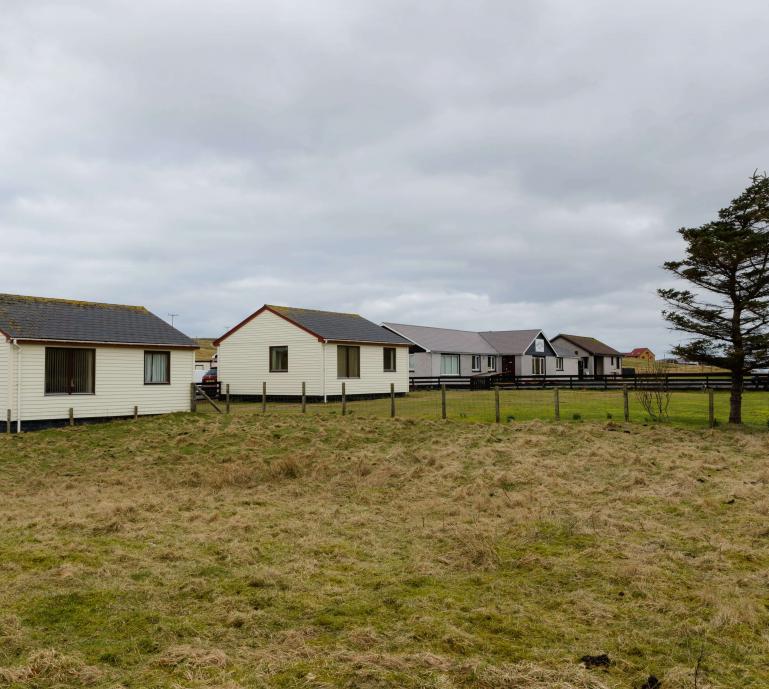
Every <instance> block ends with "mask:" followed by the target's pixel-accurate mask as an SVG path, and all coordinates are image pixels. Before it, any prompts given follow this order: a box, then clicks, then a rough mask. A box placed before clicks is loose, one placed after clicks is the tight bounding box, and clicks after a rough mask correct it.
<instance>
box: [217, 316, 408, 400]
mask: <svg viewBox="0 0 769 689" xmlns="http://www.w3.org/2000/svg"><path fill="white" fill-rule="evenodd" d="M281 346H286V347H288V371H285V372H274V373H271V372H270V347H281ZM334 355H336V352H335V353H334ZM406 368H407V369H408V362H406ZM322 371H323V357H322V345H321V343H320V342H318V338H317V337H315V336H314V335H310V333H308V332H306V331H304V330H302V329H301V328H298V327H296V326H295V325H294V324H293V323H290V322H289V321H287V320H286V319H285V318H281V317H280V316H276V315H275V314H274V313H272V312H271V311H263V312H262V313H260V314H259V315H258V316H257V317H256V318H254V319H252V320H251V321H249V322H248V323H246V324H245V325H243V326H242V327H241V328H239V329H238V330H236V331H235V332H234V333H232V334H231V335H230V336H229V337H227V338H225V339H224V340H223V341H222V342H221V344H220V345H219V363H218V367H217V375H218V379H219V380H220V381H221V383H222V385H223V386H225V385H227V384H229V386H230V394H231V395H261V394H262V382H265V381H266V382H267V394H268V395H301V394H302V382H305V383H306V384H307V394H308V395H313V396H317V395H322V394H323V373H322ZM334 371H336V360H334Z"/></svg>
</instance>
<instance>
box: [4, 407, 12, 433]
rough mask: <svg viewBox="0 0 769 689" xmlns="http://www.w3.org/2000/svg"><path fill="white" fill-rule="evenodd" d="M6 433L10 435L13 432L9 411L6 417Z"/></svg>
mask: <svg viewBox="0 0 769 689" xmlns="http://www.w3.org/2000/svg"><path fill="white" fill-rule="evenodd" d="M5 432H6V433H10V432H11V410H10V409H9V410H8V413H7V414H6V416H5Z"/></svg>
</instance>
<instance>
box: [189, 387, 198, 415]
mask: <svg viewBox="0 0 769 689" xmlns="http://www.w3.org/2000/svg"><path fill="white" fill-rule="evenodd" d="M197 410H198V390H197V387H196V385H195V383H190V411H197Z"/></svg>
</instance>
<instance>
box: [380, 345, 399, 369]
mask: <svg viewBox="0 0 769 689" xmlns="http://www.w3.org/2000/svg"><path fill="white" fill-rule="evenodd" d="M383 352H384V370H385V371H394V370H395V360H396V354H395V347H385V348H384V350H383Z"/></svg>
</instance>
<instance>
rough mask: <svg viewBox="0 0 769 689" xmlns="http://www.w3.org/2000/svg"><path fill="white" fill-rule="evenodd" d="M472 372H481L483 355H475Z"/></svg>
mask: <svg viewBox="0 0 769 689" xmlns="http://www.w3.org/2000/svg"><path fill="white" fill-rule="evenodd" d="M472 370H473V372H476V371H480V370H481V355H480V354H473V366H472Z"/></svg>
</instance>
